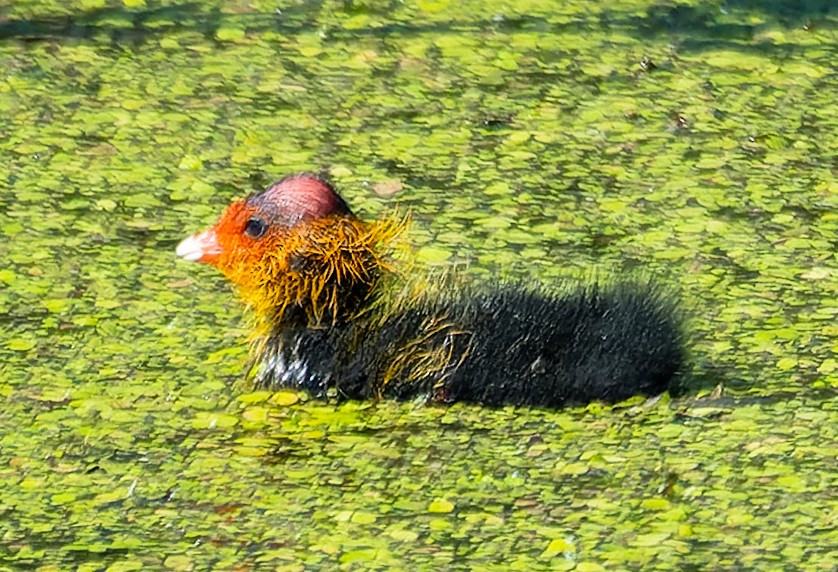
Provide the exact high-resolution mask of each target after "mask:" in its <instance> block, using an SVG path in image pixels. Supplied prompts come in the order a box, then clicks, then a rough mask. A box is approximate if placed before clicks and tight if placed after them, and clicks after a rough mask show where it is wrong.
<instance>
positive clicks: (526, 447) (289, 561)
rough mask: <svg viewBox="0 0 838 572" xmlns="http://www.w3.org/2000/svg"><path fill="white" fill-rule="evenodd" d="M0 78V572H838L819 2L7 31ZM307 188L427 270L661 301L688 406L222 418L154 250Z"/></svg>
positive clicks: (220, 354)
mask: <svg viewBox="0 0 838 572" xmlns="http://www.w3.org/2000/svg"><path fill="white" fill-rule="evenodd" d="M0 62H1V63H2V65H0V70H2V71H0V75H2V82H0V109H2V113H0V154H2V157H3V160H2V161H0V186H2V192H0V233H2V241H0V257H2V260H3V265H2V268H0V285H2V286H1V287H0V310H1V311H2V316H3V328H2V331H0V396H2V399H3V403H2V406H0V489H1V490H2V491H3V494H2V495H0V568H2V569H12V568H33V567H36V566H40V569H41V570H65V569H70V568H76V569H78V570H114V571H115V570H135V569H155V568H168V569H174V570H193V569H194V570H201V569H211V568H212V569H239V570H248V569H273V570H309V569H326V570H337V569H344V570H362V569H363V570H367V569H369V570H391V569H402V570H431V569H434V570H437V569H470V570H493V569H494V570H572V569H575V570H584V571H589V572H590V571H596V570H606V569H607V570H617V569H637V570H648V569H652V568H654V569H661V570H663V569H671V570H705V569H731V568H741V569H749V570H761V569H766V570H767V569H772V570H775V569H783V568H785V569H792V568H794V569H800V570H827V569H835V568H836V566H838V548H836V546H838V539H837V538H836V536H835V522H836V510H838V507H836V502H835V486H836V483H835V475H836V471H838V466H836V462H835V459H836V453H838V447H837V446H836V443H837V442H838V440H836V427H838V423H837V422H838V412H836V387H838V359H836V349H838V342H836V338H838V336H836V334H838V326H836V317H838V315H837V314H838V302H836V298H838V275H836V273H838V267H836V260H835V251H836V244H838V242H836V241H838V208H837V207H838V200H837V199H836V197H838V180H836V174H837V173H838V159H836V149H838V98H836V93H838V73H836V68H835V65H836V64H835V63H836V62H838V9H836V8H835V7H834V3H833V2H831V1H829V0H822V1H817V0H812V1H808V2H792V1H779V0H774V1H764V2H757V1H750V0H728V1H724V2H723V1H702V0H664V1H655V0H632V1H628V2H625V1H623V2H617V1H611V2H604V1H600V2H591V1H588V0H585V1H582V0H570V1H567V2H546V1H536V0H530V1H524V2H521V1H517V0H516V1H514V2H513V1H504V0H489V1H480V2H477V1H470V0H466V1H461V2H449V1H447V0H421V1H417V2H413V1H409V2H396V1H377V0H367V1H363V0H359V1H352V0H346V1H343V2H332V1H325V2H292V1H287V0H281V1H271V2H268V1H261V0H251V1H243V0H231V1H229V2H201V3H193V2H179V1H175V0H169V1H166V0H164V1H159V2H155V1H152V0H124V1H123V2H115V1H110V0H77V1H70V2H64V1H62V2H58V1H42V2H34V1H15V2H13V3H12V2H3V3H2V5H0ZM299 170H314V171H323V172H326V173H328V174H329V176H330V177H331V179H332V180H333V181H334V182H335V184H336V185H337V186H338V187H339V188H340V189H342V190H343V192H344V194H345V196H346V197H347V199H348V200H349V202H350V203H351V204H352V205H353V207H355V208H356V210H357V211H359V212H360V213H362V214H363V215H364V216H368V217H377V216H387V215H389V214H390V213H392V212H393V210H394V209H397V210H399V211H400V212H406V211H410V212H411V217H412V221H413V223H412V227H411V229H410V231H409V232H408V234H407V237H406V240H407V242H408V245H409V250H410V253H411V256H412V258H414V259H415V260H416V266H417V268H418V270H420V271H427V272H434V271H437V270H439V269H444V268H451V267H459V268H460V271H461V272H463V273H465V274H468V275H471V276H473V277H474V279H475V280H480V279H481V278H484V277H486V276H490V275H499V276H503V277H507V278H510V279H521V278H525V277H526V278H527V279H532V280H539V281H543V282H550V281H557V280H562V279H565V278H567V277H577V278H578V277H580V276H582V277H585V276H587V277H590V276H608V275H619V274H622V273H625V272H641V273H643V274H644V275H648V276H652V277H654V278H655V279H656V280H657V281H660V282H664V283H667V284H671V285H672V287H673V288H677V289H678V290H679V291H680V292H681V296H682V298H683V301H684V306H685V309H686V311H687V313H688V314H689V332H690V344H689V345H690V348H691V358H690V364H689V368H688V372H687V383H688V385H689V391H688V392H687V395H686V396H684V397H679V398H677V399H669V398H668V397H666V396H665V397H664V398H663V399H661V400H658V401H650V402H644V400H642V399H635V400H630V401H629V402H626V403H622V404H618V405H615V406H613V407H612V406H603V405H598V404H594V405H591V406H588V407H584V408H570V409H565V410H561V411H541V410H529V409H512V408H507V409H498V410H493V409H487V408H480V407H475V406H468V405H454V406H451V407H447V408H443V407H432V406H423V405H421V404H415V403H406V404H404V403H402V404H397V403H389V402H381V403H375V404H372V403H343V404H336V403H328V402H317V401H312V400H307V399H305V396H300V395H297V394H293V393H289V392H279V393H269V392H251V391H249V390H248V389H247V388H246V387H244V386H243V384H241V383H240V381H241V378H242V372H243V368H244V364H245V360H246V355H247V346H246V339H247V333H248V325H247V320H246V319H244V318H243V315H242V310H241V308H240V306H239V303H238V301H237V300H236V297H235V294H234V293H233V292H232V290H231V289H230V287H229V286H228V285H227V284H226V283H225V282H224V281H223V279H222V278H221V277H220V275H218V274H217V273H216V272H214V271H213V270H212V269H210V268H204V267H197V266H196V265H189V264H186V263H183V262H182V261H179V260H177V259H176V257H175V254H174V248H175V246H176V245H177V243H178V241H179V240H180V239H181V238H183V237H184V236H186V235H188V234H190V233H192V232H194V231H196V230H198V229H201V228H203V227H205V226H206V225H208V224H209V223H211V222H212V221H213V220H214V219H215V217H216V216H217V215H218V214H219V213H220V211H221V210H222V209H223V208H224V206H226V204H228V203H229V202H230V201H231V200H232V199H233V198H234V197H239V196H242V195H244V194H246V193H249V192H251V191H253V190H254V189H258V188H261V187H262V186H264V185H265V184H266V183H268V182H270V181H271V180H274V179H277V178H279V177H281V176H282V175H285V174H287V173H289V172H294V171H299Z"/></svg>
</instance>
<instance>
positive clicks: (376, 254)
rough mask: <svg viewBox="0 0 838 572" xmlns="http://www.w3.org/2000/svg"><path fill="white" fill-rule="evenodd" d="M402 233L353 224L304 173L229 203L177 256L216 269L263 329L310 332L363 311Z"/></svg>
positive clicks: (328, 191)
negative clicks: (317, 327)
mask: <svg viewBox="0 0 838 572" xmlns="http://www.w3.org/2000/svg"><path fill="white" fill-rule="evenodd" d="M403 226H404V222H403V221H402V222H400V221H399V220H396V219H390V220H384V221H378V222H372V223H368V222H364V221H361V220H359V219H358V218H356V217H355V216H354V215H353V214H352V213H351V211H350V210H349V207H348V206H347V205H346V203H344V202H343V199H341V198H340V197H339V196H338V195H337V194H336V193H335V191H334V189H333V188H332V187H331V186H330V185H329V184H328V183H327V182H325V181H323V180H322V179H320V178H318V177H316V176H315V175H311V174H302V175H294V176H292V177H287V178H285V179H283V180H282V181H280V182H278V183H276V184H274V185H273V186H271V187H270V188H268V189H267V190H266V191H264V192H262V193H259V194H256V195H253V196H251V197H249V198H247V199H244V200H240V201H236V202H234V203H233V204H231V205H230V206H229V207H228V208H227V210H226V211H225V212H224V214H223V215H222V216H221V218H220V219H219V220H218V222H217V223H216V224H215V225H214V226H213V227H212V228H210V229H209V230H206V231H204V232H202V233H199V234H197V235H195V236H192V237H190V238H187V239H186V240H184V241H183V242H182V243H181V245H180V246H179V247H178V253H179V254H180V255H181V256H183V257H184V258H187V259H188V260H196V261H199V262H205V263H208V264H212V265H213V266H216V267H217V268H218V269H219V270H221V271H222V272H223V273H224V275H225V276H226V277H227V278H228V279H229V280H230V281H231V282H233V283H234V284H236V285H237V286H238V288H239V292H240V294H241V297H242V299H243V300H244V302H245V303H246V304H247V305H248V306H249V307H251V308H252V309H253V310H254V311H255V314H256V316H257V317H258V318H259V320H260V322H262V324H263V325H264V326H266V327H269V328H281V327H284V326H288V327H316V326H318V325H327V324H330V323H335V322H338V321H342V320H346V319H349V318H351V317H353V316H354V315H355V314H356V313H357V312H359V311H360V310H362V309H363V307H364V306H365V304H366V302H368V301H369V300H370V298H371V296H372V294H373V292H374V290H375V287H376V285H377V283H378V281H379V280H380V279H381V277H382V275H383V273H384V272H385V271H386V270H387V268H388V266H387V262H386V259H385V254H386V252H387V250H388V247H389V245H390V244H391V243H392V241H393V239H394V238H395V237H396V235H398V234H399V233H400V231H401V230H402V229H403Z"/></svg>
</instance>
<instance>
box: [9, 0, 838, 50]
mask: <svg viewBox="0 0 838 572" xmlns="http://www.w3.org/2000/svg"><path fill="white" fill-rule="evenodd" d="M325 10H326V9H325V8H323V6H322V3H321V2H310V3H305V4H303V5H298V6H294V7H290V8H286V9H283V10H281V11H280V10H277V11H276V12H274V13H272V14H265V13H241V14H229V13H222V12H221V11H220V9H219V7H217V6H213V5H209V4H203V3H199V2H186V3H184V4H180V5H175V6H165V7H159V8H149V9H146V10H126V9H125V8H123V7H107V8H100V9H94V10H88V11H84V12H79V13H76V14H72V15H56V16H54V17H41V18H33V19H28V20H15V19H11V18H4V17H3V16H2V15H0V42H2V41H8V40H19V41H24V42H38V41H55V40H59V41H61V40H66V39H71V40H90V39H96V40H100V41H101V40H102V39H103V36H104V37H107V38H109V39H110V41H111V42H114V43H117V44H129V45H130V44H142V43H144V42H146V41H150V40H157V39H159V38H160V37H164V36H166V35H167V34H169V33H171V32H172V31H175V30H177V31H183V30H187V31H193V32H195V33H197V34H200V35H204V36H207V37H215V34H216V32H217V31H218V30H219V28H221V27H223V26H224V25H231V24H232V25H235V26H237V27H240V28H243V29H246V30H248V31H249V32H251V33H259V32H262V31H266V30H280V31H282V32H283V33H285V34H290V35H293V34H294V33H295V32H300V31H307V32H310V31H311V30H312V29H321V28H323V23H322V22H320V21H319V16H320V15H321V14H322V13H323V12H324V11H325ZM344 10H345V11H346V12H348V13H364V12H370V11H371V10H370V9H368V8H359V7H358V6H355V4H354V3H352V2H344ZM373 12H375V11H374V10H373ZM754 14H761V15H763V16H764V17H765V19H766V20H767V22H768V23H771V22H772V21H774V22H775V23H776V24H777V25H779V26H786V27H791V28H794V27H819V26H820V27H827V28H835V27H836V20H835V19H834V17H833V16H834V15H838V2H836V1H835V0H799V1H798V0H767V1H766V0H727V1H722V2H716V1H708V2H706V3H705V4H703V5H699V6H691V5H684V4H679V3H677V2H674V1H670V2H662V3H659V4H655V5H653V6H652V7H651V8H650V9H649V10H648V11H647V12H646V13H645V14H642V15H633V14H627V13H624V12H618V11H614V10H612V11H606V12H604V13H602V14H601V15H599V16H598V17H596V18H597V19H596V20H594V19H593V18H594V17H593V16H592V17H591V19H590V20H588V21H584V22H570V23H561V24H559V23H555V22H550V21H548V20H546V19H544V18H542V17H537V16H530V15H526V14H503V15H495V14H487V15H486V16H485V17H484V18H483V19H481V20H473V21H447V22H444V23H437V22H431V23H421V22H415V21H403V22H391V23H388V24H385V25H383V26H378V27H374V28H372V27H371V28H365V29H358V30H351V31H345V30H343V29H341V28H339V27H333V28H328V29H327V32H328V37H332V38H336V39H348V38H357V37H364V36H378V37H386V36H389V35H396V36H411V35H417V34H428V33H434V32H451V31H453V30H463V31H474V30H496V31H500V32H507V33H510V32H514V31H516V30H537V31H540V32H544V33H561V32H562V31H564V30H567V31H572V32H578V31H580V30H586V29H592V28H596V29H605V30H607V29H609V28H612V29H628V30H630V31H631V30H633V31H634V33H635V34H636V35H638V36H656V35H659V34H676V35H679V36H687V37H689V38H690V42H689V43H688V44H686V45H681V46H679V47H680V48H681V49H687V50H689V49H696V50H701V49H702V48H703V46H704V45H708V44H713V45H715V46H718V45H720V44H722V45H723V44H726V43H729V42H731V43H736V42H742V41H748V40H750V39H751V38H752V36H753V33H754V30H755V29H756V26H755V25H753V24H751V23H749V17H750V16H752V15H754ZM736 45H737V46H738V47H739V48H740V49H744V47H743V46H741V44H738V43H737V44H736Z"/></svg>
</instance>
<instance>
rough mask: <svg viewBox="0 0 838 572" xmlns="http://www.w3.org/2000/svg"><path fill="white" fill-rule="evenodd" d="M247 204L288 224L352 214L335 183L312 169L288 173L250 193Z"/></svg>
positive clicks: (278, 222)
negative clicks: (268, 185)
mask: <svg viewBox="0 0 838 572" xmlns="http://www.w3.org/2000/svg"><path fill="white" fill-rule="evenodd" d="M245 204H246V205H247V206H249V207H253V208H255V209H257V210H259V211H262V212H264V213H266V214H271V215H273V217H275V218H274V220H273V221H272V222H273V223H275V224H279V225H282V226H285V227H292V226H295V225H296V224H298V223H300V222H305V221H311V220H315V219H318V218H324V217H328V216H331V215H351V214H352V211H350V210H349V206H348V205H347V204H346V202H345V201H344V200H343V199H342V198H341V197H340V195H338V194H337V191H335V189H334V187H332V185H330V184H329V183H328V182H327V181H326V180H324V179H321V178H320V177H318V176H317V175H315V174H313V173H299V174H295V175H290V176H288V177H285V178H284V179H282V180H281V181H278V182H276V183H274V184H273V185H271V186H270V187H268V188H267V189H265V190H264V191H262V192H261V193H258V194H256V195H252V196H251V197H249V198H248V199H247V200H246V201H245Z"/></svg>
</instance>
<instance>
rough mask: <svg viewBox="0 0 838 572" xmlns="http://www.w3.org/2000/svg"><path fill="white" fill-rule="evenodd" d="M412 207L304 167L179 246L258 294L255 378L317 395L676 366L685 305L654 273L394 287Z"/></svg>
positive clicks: (577, 400) (474, 391)
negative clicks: (386, 206) (405, 210)
mask: <svg viewBox="0 0 838 572" xmlns="http://www.w3.org/2000/svg"><path fill="white" fill-rule="evenodd" d="M403 226H404V225H403V221H401V222H400V221H398V220H396V219H387V220H382V221H373V222H367V221H363V220H361V219H359V218H358V217H356V216H355V215H354V214H353V213H352V211H351V210H350V208H349V206H348V205H347V203H346V201H344V200H343V198H341V196H340V195H338V193H337V191H336V190H335V189H334V187H332V185H331V184H329V183H328V182H327V181H326V180H324V179H322V178H320V177H318V176H316V175H313V174H310V173H301V174H295V175H291V176H288V177H286V178H284V179H282V180H280V181H279V182H277V183H275V184H273V185H271V186H270V187H269V188H268V189H266V190H265V191H263V192H261V193H258V194H254V195H251V196H250V197H248V198H246V199H244V200H239V201H236V202H234V203H233V204H232V205H230V206H229V207H228V208H227V210H226V211H225V212H224V214H223V215H222V216H221V218H220V219H219V220H218V222H216V224H215V225H214V226H212V227H211V228H210V229H208V230H205V231H203V232H201V233H198V234H196V235H193V236H191V237H189V238H186V239H185V240H183V242H181V243H180V245H179V246H178V248H177V254H178V255H179V256H181V257H182V258H184V259H186V260H190V261H197V262H203V263H207V264H211V265H213V266H215V267H217V268H218V269H219V270H221V272H223V273H224V275H225V276H226V277H227V278H228V279H229V280H230V281H232V282H233V283H235V284H236V285H237V286H238V289H239V292H240V294H241V296H242V298H243V300H244V302H245V303H246V304H247V305H248V306H249V307H251V308H252V309H253V311H254V314H255V315H256V317H257V321H258V324H259V326H258V329H257V333H256V335H255V336H254V357H253V359H254V361H253V364H254V365H253V367H252V373H253V378H254V381H255V383H256V385H257V386H259V387H265V388H271V389H274V388H295V389H302V390H305V391H307V392H309V393H310V394H311V395H312V396H315V397H325V396H327V395H331V394H337V395H339V396H342V397H345V398H350V399H382V398H395V399H415V398H417V397H420V396H421V397H424V398H425V399H426V400H427V401H430V402H442V403H448V402H453V401H467V402H474V403H481V404H485V405H504V404H512V405H529V406H544V407H561V406H564V405H566V404H584V403H588V402H590V401H596V400H601V401H606V402H616V401H620V400H623V399H626V398H628V397H631V396H633V395H656V394H659V393H662V392H664V391H666V390H667V389H669V388H670V387H671V385H672V384H673V382H674V380H675V379H676V378H677V376H678V375H679V371H680V369H681V367H682V364H683V360H684V348H683V343H682V335H681V330H680V323H679V319H678V310H677V305H676V304H675V302H674V300H673V298H672V297H671V296H670V295H669V294H668V293H667V292H666V291H664V290H662V289H660V288H658V287H656V286H654V285H653V284H650V283H648V282H643V281H641V282H624V283H609V284H607V285H600V284H592V285H587V286H582V287H577V288H576V289H569V288H568V287H566V286H563V285H557V286H556V287H555V288H547V287H545V286H540V287H536V288H523V287H520V286H513V285H501V284H495V285H492V284H489V285H483V286H470V287H461V288H458V289H456V290H455V289H452V288H448V289H441V290H440V289H438V288H429V289H428V290H426V291H425V292H416V291H415V290H417V289H414V292H413V293H411V294H407V295H393V293H392V292H393V289H394V287H395V285H394V282H396V281H397V280H396V279H395V277H396V276H397V274H396V273H394V272H393V271H392V268H391V263H390V261H389V258H388V251H389V248H390V246H391V243H392V241H393V239H394V238H395V237H396V236H397V235H398V234H399V233H400V231H401V230H402V227H403Z"/></svg>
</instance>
